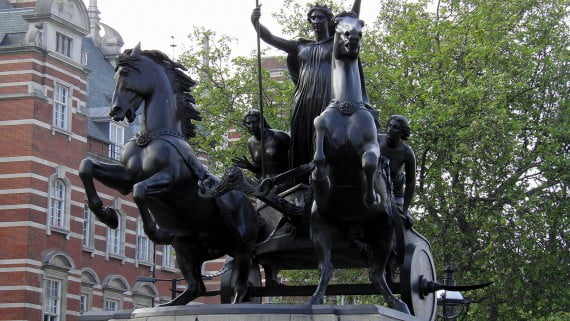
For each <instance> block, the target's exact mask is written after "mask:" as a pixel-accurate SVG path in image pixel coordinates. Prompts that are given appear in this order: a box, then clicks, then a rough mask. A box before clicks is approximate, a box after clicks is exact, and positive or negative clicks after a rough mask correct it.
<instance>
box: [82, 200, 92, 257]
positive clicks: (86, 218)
mask: <svg viewBox="0 0 570 321" xmlns="http://www.w3.org/2000/svg"><path fill="white" fill-rule="evenodd" d="M82 242H83V248H92V247H93V214H92V213H91V210H90V209H89V206H87V204H85V205H83V241H82Z"/></svg>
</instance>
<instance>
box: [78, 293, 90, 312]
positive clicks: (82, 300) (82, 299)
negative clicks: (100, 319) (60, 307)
mask: <svg viewBox="0 0 570 321" xmlns="http://www.w3.org/2000/svg"><path fill="white" fill-rule="evenodd" d="M87 311H89V294H86V293H81V295H80V296H79V314H83V313H85V312H87Z"/></svg>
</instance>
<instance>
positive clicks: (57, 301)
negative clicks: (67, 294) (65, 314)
mask: <svg viewBox="0 0 570 321" xmlns="http://www.w3.org/2000/svg"><path fill="white" fill-rule="evenodd" d="M53 285H56V286H55V287H53ZM62 288H63V286H62V281H61V280H57V279H52V278H46V279H44V310H43V320H44V321H61V311H62ZM54 292H55V293H54Z"/></svg>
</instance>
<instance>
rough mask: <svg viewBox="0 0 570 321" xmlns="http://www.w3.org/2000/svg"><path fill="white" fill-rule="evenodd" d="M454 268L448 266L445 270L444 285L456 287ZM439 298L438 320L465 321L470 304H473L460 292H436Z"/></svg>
mask: <svg viewBox="0 0 570 321" xmlns="http://www.w3.org/2000/svg"><path fill="white" fill-rule="evenodd" d="M454 272H455V271H454V270H453V267H452V266H451V264H450V265H448V266H447V267H446V268H445V276H444V277H443V284H444V285H451V286H455V279H454V278H453V273H454ZM436 298H437V312H436V315H437V319H438V320H444V321H457V320H465V318H466V317H467V311H469V304H471V302H470V301H469V300H467V299H465V298H464V297H463V295H462V294H461V292H459V291H450V290H439V291H437V292H436Z"/></svg>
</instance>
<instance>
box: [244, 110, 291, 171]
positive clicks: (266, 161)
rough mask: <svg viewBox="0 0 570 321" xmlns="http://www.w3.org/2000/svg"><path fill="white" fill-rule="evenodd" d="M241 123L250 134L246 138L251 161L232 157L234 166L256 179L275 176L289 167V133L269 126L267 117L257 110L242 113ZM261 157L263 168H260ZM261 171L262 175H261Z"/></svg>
mask: <svg viewBox="0 0 570 321" xmlns="http://www.w3.org/2000/svg"><path fill="white" fill-rule="evenodd" d="M261 121H263V149H262V146H261V137H262V133H261ZM243 125H244V126H245V128H246V129H247V131H248V132H249V133H250V134H251V135H252V136H251V137H250V138H249V139H248V140H247V149H248V151H249V153H250V155H251V159H252V161H251V162H250V161H249V160H247V158H246V157H245V156H244V157H241V158H239V157H236V158H234V159H233V163H234V165H235V166H237V167H240V168H244V169H247V170H249V171H251V172H253V173H254V174H255V177H256V178H257V179H258V181H261V180H262V179H264V178H267V177H275V176H276V175H277V174H280V173H283V172H285V171H287V170H288V169H289V143H290V140H291V138H290V137H289V134H287V133H286V132H284V131H282V130H277V129H273V128H271V126H270V125H269V123H268V122H267V119H265V117H263V118H262V117H261V113H260V112H259V111H258V110H250V111H248V112H246V113H245V114H244V117H243ZM262 157H263V165H264V170H263V171H262V168H261V158H262ZM262 172H263V174H264V176H262Z"/></svg>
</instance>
